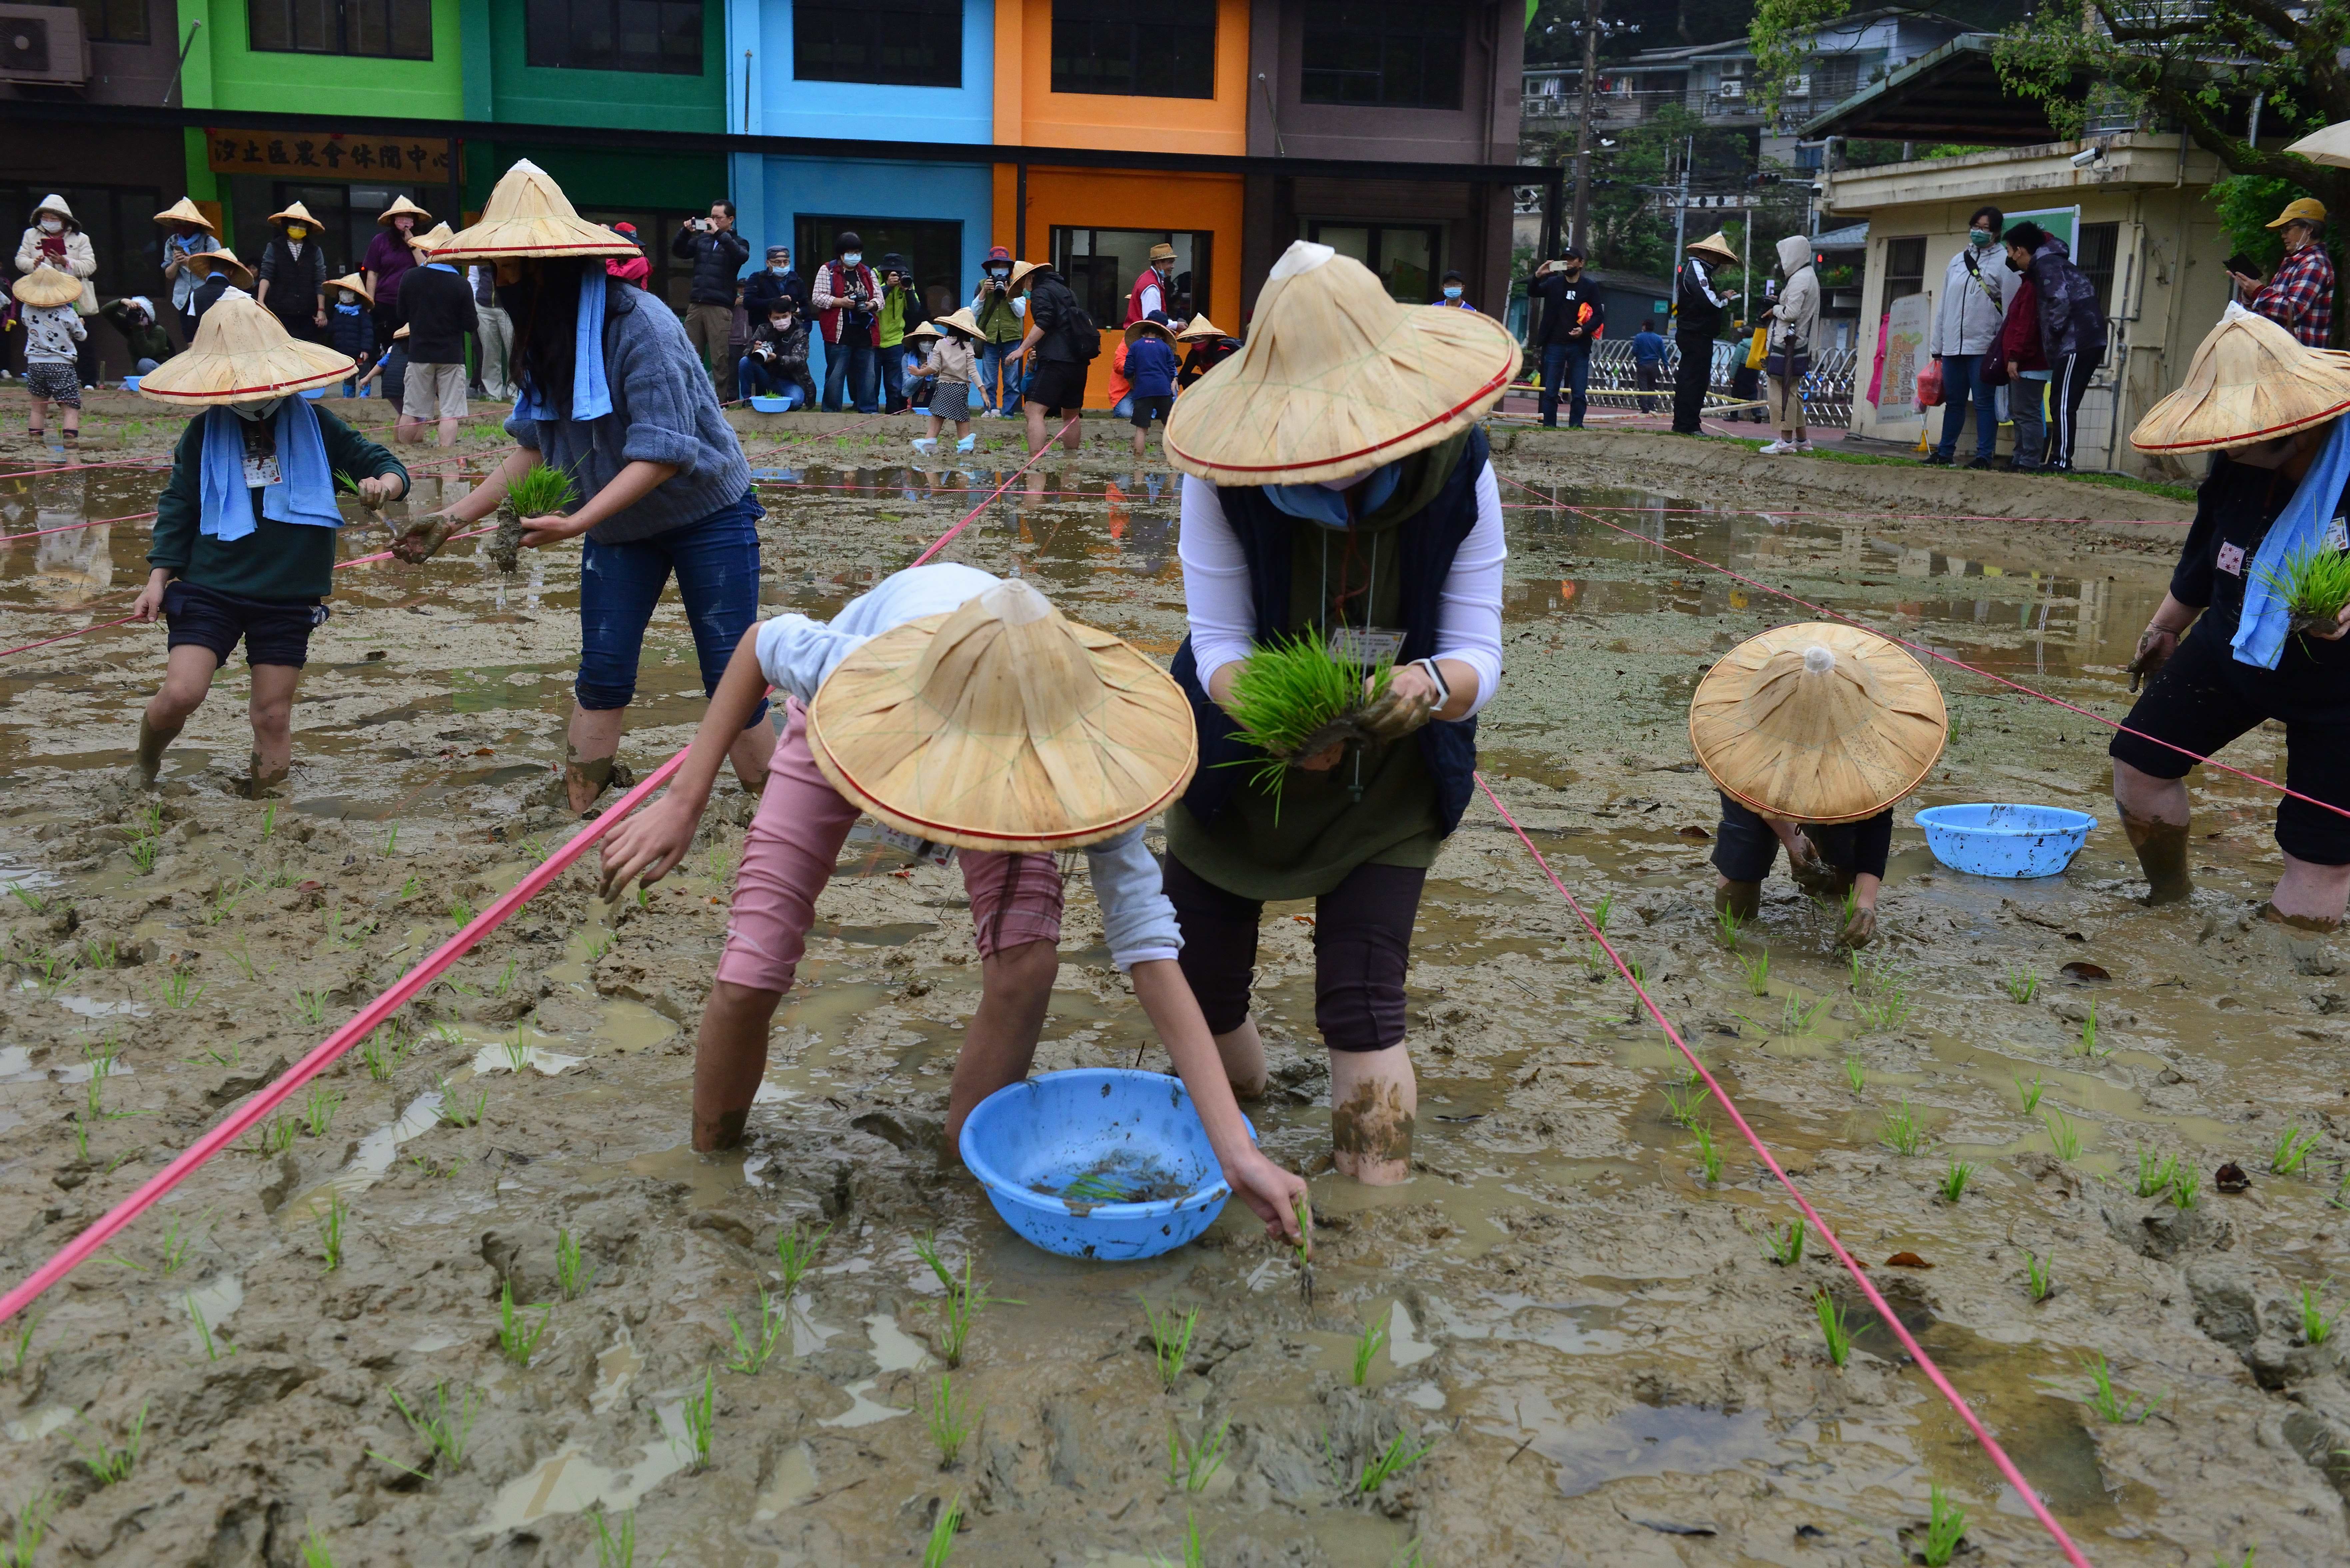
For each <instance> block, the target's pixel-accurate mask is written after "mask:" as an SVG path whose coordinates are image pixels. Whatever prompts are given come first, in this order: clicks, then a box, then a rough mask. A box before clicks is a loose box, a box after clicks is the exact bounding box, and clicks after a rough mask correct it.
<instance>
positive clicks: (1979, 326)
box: [1926, 206, 2007, 468]
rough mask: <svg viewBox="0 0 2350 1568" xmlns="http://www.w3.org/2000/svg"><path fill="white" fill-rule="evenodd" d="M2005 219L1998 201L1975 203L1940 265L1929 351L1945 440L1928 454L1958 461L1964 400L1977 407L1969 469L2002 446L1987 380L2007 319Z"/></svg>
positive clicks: (1940, 461) (1984, 463)
mask: <svg viewBox="0 0 2350 1568" xmlns="http://www.w3.org/2000/svg"><path fill="white" fill-rule="evenodd" d="M2006 222H2007V218H2006V215H2005V214H2004V213H2002V212H2001V211H2000V210H1999V209H1998V208H1997V207H1992V206H1982V207H1978V208H1976V209H1975V211H1974V213H1973V214H1972V215H1971V216H1970V217H1969V218H1968V219H1967V243H1966V244H1964V245H1961V246H1960V248H1959V252H1958V254H1956V255H1953V256H1952V257H1951V258H1950V265H1948V266H1946V267H1944V268H1943V269H1942V298H1941V303H1940V304H1939V305H1938V306H1936V307H1935V309H1934V343H1933V354H1934V358H1936V359H1938V360H1939V361H1940V362H1941V366H1942V439H1941V442H1940V444H1939V445H1938V446H1936V447H1935V448H1934V450H1933V451H1932V452H1929V453H1927V454H1926V461H1927V462H1929V463H1931V464H1934V465H1936V466H1938V467H1941V468H1948V467H1949V466H1950V464H1951V463H1953V462H1956V461H1958V452H1959V431H1960V429H1961V428H1962V427H1963V426H1964V425H1965V424H1966V422H1967V404H1968V402H1969V401H1970V400H1972V402H1973V403H1974V408H1975V454H1974V456H1973V457H1971V458H1970V459H1969V460H1968V461H1967V466H1968V467H1969V468H1989V467H1990V466H1991V454H1992V452H1993V451H1994V450H1995V449H1996V448H1997V447H1998V445H1999V409H1998V390H1997V388H1996V386H1995V385H1994V383H1993V382H1992V381H1991V380H1989V379H1985V378H1986V376H1987V374H1988V372H1989V371H1990V370H1991V367H1992V366H1993V365H1994V364H1996V363H1997V362H1998V361H1997V358H1996V356H1997V353H1998V348H1999V337H2000V329H2001V327H2004V326H2005V325H2006V323H2007V300H2006V297H2005V284H2006V277H2007V274H2006V269H2005V268H2003V267H2002V266H2001V265H1999V263H2000V261H2001V259H2002V254H2001V250H2000V244H1999V235H2000V229H2001V227H2002V225H2003V224H2004V223H2006Z"/></svg>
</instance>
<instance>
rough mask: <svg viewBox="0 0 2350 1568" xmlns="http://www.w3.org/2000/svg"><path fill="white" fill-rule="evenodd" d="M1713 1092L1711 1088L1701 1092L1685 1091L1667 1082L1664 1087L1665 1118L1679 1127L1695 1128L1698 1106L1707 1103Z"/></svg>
mask: <svg viewBox="0 0 2350 1568" xmlns="http://www.w3.org/2000/svg"><path fill="white" fill-rule="evenodd" d="M1711 1093H1712V1091H1711V1090H1707V1091H1705V1092H1704V1093H1701V1094H1690V1093H1687V1092H1685V1091H1684V1090H1683V1089H1682V1088H1681V1086H1680V1085H1675V1084H1667V1085H1665V1086H1664V1089H1663V1094H1664V1096H1665V1118H1666V1119H1667V1120H1668V1121H1670V1122H1672V1123H1673V1124H1674V1125H1675V1126H1677V1127H1683V1128H1687V1129H1690V1130H1694V1129H1695V1128H1696V1127H1697V1113H1698V1108H1699V1107H1700V1106H1703V1105H1704V1104H1705V1102H1706V1099H1707V1096H1709V1095H1711Z"/></svg>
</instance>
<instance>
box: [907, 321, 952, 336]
mask: <svg viewBox="0 0 2350 1568" xmlns="http://www.w3.org/2000/svg"><path fill="white" fill-rule="evenodd" d="M948 319H949V320H952V319H953V317H948ZM906 336H907V337H945V336H946V334H945V333H944V332H941V330H939V324H938V323H937V322H935V321H925V322H923V323H922V324H921V325H920V327H914V328H912V329H910V331H908V332H907V334H906Z"/></svg>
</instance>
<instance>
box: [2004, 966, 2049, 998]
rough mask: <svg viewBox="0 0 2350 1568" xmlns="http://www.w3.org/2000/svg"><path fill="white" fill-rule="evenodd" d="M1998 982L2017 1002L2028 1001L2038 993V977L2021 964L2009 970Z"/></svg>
mask: <svg viewBox="0 0 2350 1568" xmlns="http://www.w3.org/2000/svg"><path fill="white" fill-rule="evenodd" d="M2000 984H2001V985H2002V986H2003V987H2005V988H2006V991H2007V994H2008V995H2009V996H2010V997H2011V998H2012V999H2013V1000H2015V1001H2017V1002H2030V1001H2031V1000H2032V999H2033V997H2035V996H2037V995H2039V994H2040V977H2039V976H2038V975H2036V974H2034V973H2033V972H2032V971H2030V970H2029V969H2026V968H2024V967H2023V966H2022V965H2021V964H2018V965H2017V966H2016V967H2015V968H2013V969H2011V970H2009V971H2007V976H2006V978H2005V979H2003V980H2002V981H2000Z"/></svg>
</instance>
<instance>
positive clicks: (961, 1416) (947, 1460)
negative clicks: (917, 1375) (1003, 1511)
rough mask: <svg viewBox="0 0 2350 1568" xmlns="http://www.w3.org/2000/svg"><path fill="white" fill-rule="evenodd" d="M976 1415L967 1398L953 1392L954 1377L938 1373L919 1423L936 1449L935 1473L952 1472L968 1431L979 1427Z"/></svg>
mask: <svg viewBox="0 0 2350 1568" xmlns="http://www.w3.org/2000/svg"><path fill="white" fill-rule="evenodd" d="M980 1414H981V1412H980V1411H979V1410H978V1409H976V1408H974V1407H972V1402H971V1401H970V1400H969V1399H968V1398H965V1397H962V1396H961V1395H959V1394H957V1393H956V1392H955V1387H954V1374H953V1373H951V1372H941V1373H940V1374H939V1380H938V1382H937V1384H936V1385H934V1386H932V1387H931V1397H930V1398H929V1399H928V1400H926V1401H925V1402H924V1403H923V1405H922V1423H923V1425H925V1426H927V1427H928V1428H930V1429H931V1442H933V1443H935V1444H937V1445H938V1449H939V1469H942V1470H951V1469H954V1468H955V1461H956V1460H957V1459H961V1458H962V1446H963V1445H964V1444H965V1443H967V1442H969V1441H971V1432H972V1428H973V1427H975V1426H977V1425H978V1424H979V1417H980Z"/></svg>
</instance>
